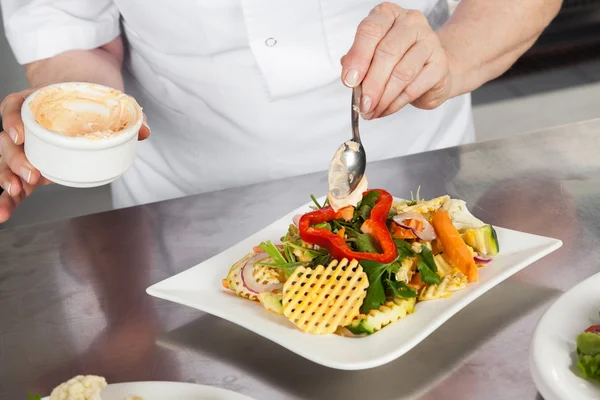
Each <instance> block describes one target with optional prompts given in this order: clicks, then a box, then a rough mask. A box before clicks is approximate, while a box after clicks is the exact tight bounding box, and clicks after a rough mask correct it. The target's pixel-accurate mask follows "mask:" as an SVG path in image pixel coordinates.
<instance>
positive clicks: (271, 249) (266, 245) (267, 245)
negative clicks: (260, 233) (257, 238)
mask: <svg viewBox="0 0 600 400" xmlns="http://www.w3.org/2000/svg"><path fill="white" fill-rule="evenodd" d="M259 247H260V248H261V249H263V250H264V251H266V252H267V254H269V256H270V257H271V258H272V259H273V261H275V262H276V263H277V264H286V263H287V261H286V260H285V258H284V257H283V256H282V255H281V253H280V252H279V249H278V248H277V247H275V245H274V244H273V243H271V241H270V240H267V241H266V242H262V243H261V244H260V245H259Z"/></svg>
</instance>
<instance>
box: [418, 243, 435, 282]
mask: <svg viewBox="0 0 600 400" xmlns="http://www.w3.org/2000/svg"><path fill="white" fill-rule="evenodd" d="M417 256H418V257H419V263H418V264H417V269H418V270H419V275H421V280H422V281H423V282H424V283H426V284H428V285H439V284H440V283H441V279H440V276H439V275H438V274H437V266H436V265H435V261H434V259H433V254H432V253H431V250H429V248H428V247H427V246H425V245H421V252H420V253H417Z"/></svg>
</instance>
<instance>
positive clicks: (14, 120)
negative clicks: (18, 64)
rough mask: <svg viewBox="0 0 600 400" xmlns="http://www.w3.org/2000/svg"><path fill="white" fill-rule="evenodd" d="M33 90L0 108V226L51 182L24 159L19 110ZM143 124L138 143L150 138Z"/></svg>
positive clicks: (11, 98)
mask: <svg viewBox="0 0 600 400" xmlns="http://www.w3.org/2000/svg"><path fill="white" fill-rule="evenodd" d="M34 90H35V89H27V90H23V91H22V92H18V93H13V94H9V95H8V96H7V97H6V98H5V99H4V101H2V103H1V104H0V114H1V116H2V128H3V131H2V132H0V187H2V189H4V192H2V194H1V195H0V223H2V222H6V221H7V220H8V219H9V218H10V216H11V215H12V213H13V211H14V210H15V208H16V207H17V206H18V205H19V204H20V203H21V202H22V201H23V199H25V198H26V197H27V196H29V195H30V194H31V193H32V192H33V191H34V190H35V189H37V188H38V187H40V186H43V185H47V184H49V183H52V182H50V181H49V180H48V179H46V178H44V177H43V176H42V175H41V174H40V172H39V171H38V170H37V169H35V168H34V167H33V166H32V165H31V163H30V162H29V161H28V160H27V157H25V152H24V149H23V141H24V139H25V134H24V130H23V121H22V120H21V106H22V105H23V102H24V101H25V99H26V98H27V96H29V95H30V94H31V93H33V91H34ZM145 121H146V116H144V124H143V125H142V128H141V129H140V132H139V136H138V138H139V140H144V139H146V138H147V137H148V136H149V135H150V128H149V127H148V125H147V124H146V122H145Z"/></svg>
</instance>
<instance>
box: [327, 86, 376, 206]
mask: <svg viewBox="0 0 600 400" xmlns="http://www.w3.org/2000/svg"><path fill="white" fill-rule="evenodd" d="M361 94H362V90H361V87H360V86H357V87H356V88H354V89H352V110H351V112H352V119H351V121H352V139H350V140H348V141H346V142H344V143H343V144H342V145H341V146H340V147H339V148H338V149H337V151H336V152H335V155H334V156H333V159H332V160H331V163H330V164H329V172H328V181H329V191H330V193H331V194H332V195H333V196H335V197H336V198H344V197H347V196H349V195H350V193H352V192H353V191H354V190H355V189H356V187H357V186H358V184H359V183H360V181H361V180H362V178H363V176H364V175H365V169H366V167H367V154H366V153H365V149H364V147H363V145H362V142H361V140H360V133H359V131H358V119H359V111H360V108H359V104H360V98H361Z"/></svg>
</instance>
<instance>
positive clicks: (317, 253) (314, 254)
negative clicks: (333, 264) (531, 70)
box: [285, 242, 327, 257]
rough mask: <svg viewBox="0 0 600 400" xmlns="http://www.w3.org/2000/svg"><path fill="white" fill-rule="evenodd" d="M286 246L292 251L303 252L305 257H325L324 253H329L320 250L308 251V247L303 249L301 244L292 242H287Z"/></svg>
mask: <svg viewBox="0 0 600 400" xmlns="http://www.w3.org/2000/svg"><path fill="white" fill-rule="evenodd" d="M285 244H287V245H288V246H290V247H291V248H292V249H296V250H300V251H302V252H303V253H304V254H305V255H307V256H310V257H318V256H321V255H323V253H327V250H325V249H318V250H315V249H308V248H306V247H302V246H301V245H299V244H296V243H291V242H285Z"/></svg>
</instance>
